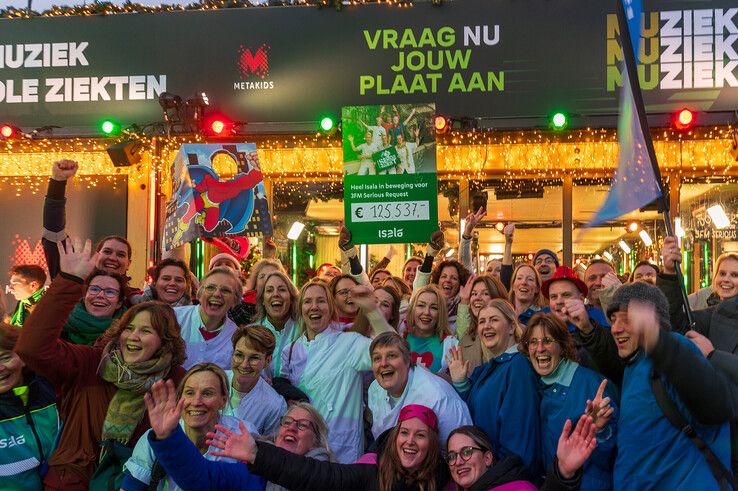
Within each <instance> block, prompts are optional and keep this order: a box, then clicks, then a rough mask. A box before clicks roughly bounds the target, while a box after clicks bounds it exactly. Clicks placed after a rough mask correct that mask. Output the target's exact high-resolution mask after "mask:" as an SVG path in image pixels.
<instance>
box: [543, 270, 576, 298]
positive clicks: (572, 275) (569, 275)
mask: <svg viewBox="0 0 738 491" xmlns="http://www.w3.org/2000/svg"><path fill="white" fill-rule="evenodd" d="M563 280H566V281H571V282H572V283H574V284H575V285H576V286H577V288H578V289H579V291H580V292H581V293H582V295H584V296H585V297H586V296H587V285H585V284H584V282H583V281H582V280H580V279H579V275H577V272H576V271H574V270H573V269H571V268H570V267H569V266H559V267H558V268H556V271H554V275H553V276H552V277H551V278H549V279H547V280H546V281H544V282H543V285H541V292H542V293H543V296H544V297H546V298H548V288H549V287H550V286H551V283H553V282H554V281H563Z"/></svg>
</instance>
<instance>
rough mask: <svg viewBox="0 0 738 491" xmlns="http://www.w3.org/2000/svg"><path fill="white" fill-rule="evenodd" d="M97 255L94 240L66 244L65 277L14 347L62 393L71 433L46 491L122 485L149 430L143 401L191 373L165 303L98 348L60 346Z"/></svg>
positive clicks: (149, 307) (136, 314)
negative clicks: (164, 383) (126, 466)
mask: <svg viewBox="0 0 738 491" xmlns="http://www.w3.org/2000/svg"><path fill="white" fill-rule="evenodd" d="M91 249H92V247H91V243H90V241H89V240H88V241H87V242H86V243H85V245H84V248H83V247H82V244H81V242H80V241H75V243H74V244H72V243H71V241H67V244H66V249H65V248H64V247H62V245H61V243H60V244H59V260H60V266H61V271H62V273H61V275H59V276H57V277H56V278H55V279H54V281H53V282H52V284H51V287H50V288H49V290H48V291H47V292H46V294H45V295H44V296H43V297H42V298H41V300H40V301H39V303H38V304H37V307H36V309H34V311H33V312H32V313H31V315H30V317H29V318H28V319H27V320H26V322H25V325H24V327H23V329H22V330H21V335H20V338H19V339H18V343H17V345H16V347H15V352H16V353H18V356H19V357H20V358H21V360H22V361H23V362H24V363H25V364H26V366H28V368H29V369H31V370H33V371H35V372H36V373H37V374H38V375H40V376H43V377H44V378H46V379H47V380H49V382H51V384H52V385H53V386H54V390H55V391H56V393H57V394H59V415H60V417H61V419H62V421H64V429H63V431H62V432H61V437H60V439H59V444H58V445H57V448H56V450H55V451H54V453H53V454H52V455H51V458H50V459H49V471H48V473H47V474H46V476H45V478H44V486H45V487H46V488H47V489H64V490H81V489H85V490H86V489H99V485H100V483H99V480H104V481H105V482H106V483H108V482H115V483H116V484H117V485H120V481H121V480H122V465H123V462H125V457H124V456H126V455H128V456H129V455H130V454H131V449H132V448H133V446H134V444H135V442H136V441H137V440H138V438H139V437H140V436H141V435H142V434H143V433H144V432H145V431H146V430H147V429H148V428H149V422H148V420H147V419H146V411H145V407H144V400H143V399H144V394H145V393H146V392H147V391H148V390H149V389H150V388H151V387H152V386H153V384H154V382H156V381H157V380H163V379H170V378H171V379H174V380H175V381H179V380H180V379H181V378H182V375H183V374H184V370H182V368H181V366H180V365H181V364H182V362H183V360H184V358H185V346H184V343H183V342H182V339H181V337H180V335H179V332H180V331H179V325H177V320H176V318H175V317H174V312H173V311H172V307H170V306H169V305H167V304H165V303H162V302H143V303H140V304H138V305H134V306H133V307H131V308H130V309H128V311H126V313H125V314H124V315H123V317H121V319H120V320H119V321H116V322H113V323H112V324H111V326H110V328H108V330H107V331H105V332H104V333H103V335H102V336H101V337H100V339H99V340H98V341H97V342H96V343H95V344H94V345H93V346H79V345H74V344H71V343H69V342H66V341H64V340H62V339H59V336H60V334H61V331H62V327H63V326H64V323H65V322H66V320H67V317H68V316H69V313H70V312H71V311H72V310H73V309H74V306H75V304H76V303H77V301H78V300H79V298H80V296H81V295H82V288H83V286H82V283H83V280H82V278H85V277H87V276H88V275H89V274H90V271H91V270H92V268H93V267H94V264H95V260H94V256H93V255H92V254H91ZM111 288H112V286H111ZM103 294H104V292H103ZM98 470H100V471H102V473H97V474H96V471H98ZM116 489H117V488H116Z"/></svg>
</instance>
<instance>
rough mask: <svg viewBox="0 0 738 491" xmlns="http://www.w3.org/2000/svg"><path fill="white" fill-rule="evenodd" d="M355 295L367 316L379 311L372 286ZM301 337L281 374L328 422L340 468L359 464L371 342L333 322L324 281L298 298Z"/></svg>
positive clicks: (377, 326) (381, 326)
mask: <svg viewBox="0 0 738 491" xmlns="http://www.w3.org/2000/svg"><path fill="white" fill-rule="evenodd" d="M351 296H352V298H354V301H355V302H357V303H358V304H359V305H360V307H361V308H362V310H366V311H367V315H368V316H372V315H373V316H378V317H379V318H381V320H384V318H383V317H382V316H381V314H380V313H378V312H377V311H376V306H375V302H374V295H373V291H372V289H371V287H369V286H365V285H357V286H355V287H354V288H353V289H352V291H351ZM298 307H299V311H300V314H301V317H300V319H299V321H298V327H297V329H298V333H299V334H300V335H299V337H298V338H297V339H296V340H295V341H294V342H292V343H291V344H289V345H288V346H285V348H284V351H283V352H282V373H281V375H282V376H283V377H286V378H288V379H289V380H290V382H292V384H293V385H295V386H296V387H297V388H298V389H300V390H302V391H303V392H305V393H306V394H307V395H308V397H310V401H311V403H312V404H313V406H315V408H316V409H317V410H318V412H319V413H320V414H321V416H323V418H325V422H326V424H327V425H328V429H329V431H328V441H329V445H330V448H331V450H332V451H333V452H334V453H335V455H336V458H337V459H338V461H339V462H341V463H351V462H354V461H355V460H356V459H358V458H359V456H360V455H361V454H362V453H363V450H364V432H363V411H362V406H363V401H362V383H361V380H362V372H367V371H369V370H370V369H371V359H370V357H369V345H370V344H371V340H370V339H369V338H367V337H364V336H362V335H361V334H358V333H355V332H342V331H340V330H339V329H337V325H336V324H335V323H334V316H335V307H334V304H333V297H332V296H331V294H330V290H329V287H328V285H327V284H326V283H324V282H322V281H311V282H309V283H306V284H305V285H304V286H303V287H302V290H301V291H300V295H299V297H298ZM377 321H378V322H377V323H374V322H373V323H372V326H373V328H374V332H375V333H377V331H389V330H391V329H392V328H391V327H390V326H389V325H388V324H387V322H386V321H384V322H381V321H380V320H379V319H377Z"/></svg>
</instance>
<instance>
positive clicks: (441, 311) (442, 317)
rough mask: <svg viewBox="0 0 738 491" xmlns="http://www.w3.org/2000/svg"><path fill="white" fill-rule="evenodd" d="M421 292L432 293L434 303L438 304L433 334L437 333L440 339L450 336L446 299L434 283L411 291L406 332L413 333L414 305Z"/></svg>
mask: <svg viewBox="0 0 738 491" xmlns="http://www.w3.org/2000/svg"><path fill="white" fill-rule="evenodd" d="M423 293H432V294H434V295H435V296H436V303H437V304H438V319H437V321H436V330H435V333H434V334H436V335H438V336H439V337H440V338H441V339H443V338H444V337H445V336H450V335H451V328H450V327H449V325H448V307H446V299H445V298H444V296H443V294H442V293H441V290H439V289H438V287H437V286H436V285H425V286H424V287H422V288H418V289H417V290H415V291H414V292H413V298H411V299H410V306H409V307H408V309H407V329H408V332H409V333H410V334H414V332H413V331H414V329H415V305H416V304H417V303H418V298H420V295H422V294H423Z"/></svg>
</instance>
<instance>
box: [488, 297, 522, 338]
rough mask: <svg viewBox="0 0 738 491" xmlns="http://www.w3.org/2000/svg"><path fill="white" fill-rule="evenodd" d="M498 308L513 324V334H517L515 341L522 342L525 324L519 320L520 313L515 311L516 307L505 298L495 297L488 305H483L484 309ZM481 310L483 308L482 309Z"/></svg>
mask: <svg viewBox="0 0 738 491" xmlns="http://www.w3.org/2000/svg"><path fill="white" fill-rule="evenodd" d="M490 307H492V308H495V309H497V310H498V311H499V312H500V313H501V314H502V316H503V317H504V318H505V319H507V321H508V322H509V323H510V325H512V326H513V335H514V336H515V342H516V343H518V342H520V338H521V337H522V336H523V326H521V325H520V321H518V314H516V313H515V308H514V307H513V306H512V305H511V304H510V302H508V301H507V300H505V299H504V298H495V299H493V300H491V301H490V302H489V303H488V304H487V305H486V306H484V307H482V310H484V309H488V308H490ZM480 312H481V310H480Z"/></svg>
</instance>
